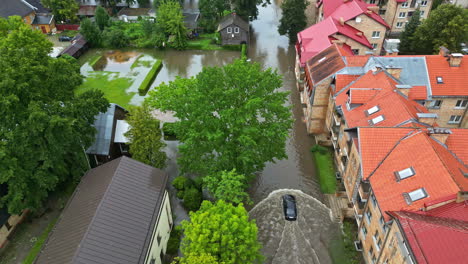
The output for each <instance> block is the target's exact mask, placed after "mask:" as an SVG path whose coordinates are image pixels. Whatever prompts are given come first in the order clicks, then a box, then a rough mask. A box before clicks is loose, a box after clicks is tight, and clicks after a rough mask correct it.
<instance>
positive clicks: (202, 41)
mask: <svg viewBox="0 0 468 264" xmlns="http://www.w3.org/2000/svg"><path fill="white" fill-rule="evenodd" d="M187 49H197V50H222V49H223V47H222V46H220V45H217V44H216V34H215V33H212V34H200V36H199V37H198V38H195V39H191V40H189V41H188V43H187Z"/></svg>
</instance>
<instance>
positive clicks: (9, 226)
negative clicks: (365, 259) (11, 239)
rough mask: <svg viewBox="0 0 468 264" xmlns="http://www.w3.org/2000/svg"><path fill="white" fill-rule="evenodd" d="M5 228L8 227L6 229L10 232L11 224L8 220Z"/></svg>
mask: <svg viewBox="0 0 468 264" xmlns="http://www.w3.org/2000/svg"><path fill="white" fill-rule="evenodd" d="M5 227H6V229H7V230H8V231H10V229H11V225H10V223H8V220H7V221H6V222H5Z"/></svg>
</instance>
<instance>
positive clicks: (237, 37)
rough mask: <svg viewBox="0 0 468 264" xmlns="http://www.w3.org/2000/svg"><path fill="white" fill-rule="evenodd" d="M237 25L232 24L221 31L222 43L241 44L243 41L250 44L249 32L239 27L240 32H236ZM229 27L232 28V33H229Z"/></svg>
mask: <svg viewBox="0 0 468 264" xmlns="http://www.w3.org/2000/svg"><path fill="white" fill-rule="evenodd" d="M236 27H237V26H236V25H234V24H232V25H230V26H228V27H226V28H224V29H223V30H221V31H220V34H221V44H222V45H240V44H242V43H243V42H245V43H247V44H249V40H250V36H249V32H247V31H245V30H243V29H242V28H239V33H235V28H236ZM228 28H231V29H232V33H227V30H228Z"/></svg>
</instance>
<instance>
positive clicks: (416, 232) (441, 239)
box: [390, 205, 468, 264]
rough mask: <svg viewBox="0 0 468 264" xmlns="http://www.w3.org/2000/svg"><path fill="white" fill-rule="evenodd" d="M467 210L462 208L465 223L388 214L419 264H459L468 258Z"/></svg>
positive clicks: (430, 216) (403, 212)
mask: <svg viewBox="0 0 468 264" xmlns="http://www.w3.org/2000/svg"><path fill="white" fill-rule="evenodd" d="M461 206H463V205H461ZM467 209H468V208H466V207H465V208H463V210H464V215H465V217H464V218H465V219H464V220H459V219H454V218H448V217H446V216H445V215H443V214H442V215H441V216H432V215H429V214H426V215H423V214H419V213H415V212H407V211H399V212H391V213H390V214H391V215H392V216H393V217H394V218H395V219H396V220H397V221H398V223H399V225H400V227H401V229H402V230H403V232H404V234H405V238H406V240H407V241H408V243H409V245H410V247H411V249H412V252H413V254H414V256H415V258H416V261H417V262H418V263H420V264H424V263H451V264H458V263H459V264H462V263H466V260H467V258H468V250H467V245H468V221H467V219H466V218H467V217H466V216H467V215H468V213H467V211H466V210H467Z"/></svg>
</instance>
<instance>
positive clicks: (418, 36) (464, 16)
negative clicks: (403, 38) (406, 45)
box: [413, 4, 468, 54]
mask: <svg viewBox="0 0 468 264" xmlns="http://www.w3.org/2000/svg"><path fill="white" fill-rule="evenodd" d="M467 21H468V10H467V9H464V8H462V7H459V6H456V5H452V4H443V5H440V6H439V7H438V8H437V9H435V10H433V11H431V14H430V15H429V17H428V18H427V19H426V20H424V21H423V22H422V24H421V25H420V26H419V27H418V28H417V29H416V33H415V36H414V44H413V47H414V49H415V52H416V53H417V54H431V53H437V52H438V50H439V47H440V46H444V47H446V48H448V49H449V50H450V51H452V52H460V51H461V45H460V44H461V43H464V42H466V41H468V23H467Z"/></svg>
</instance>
